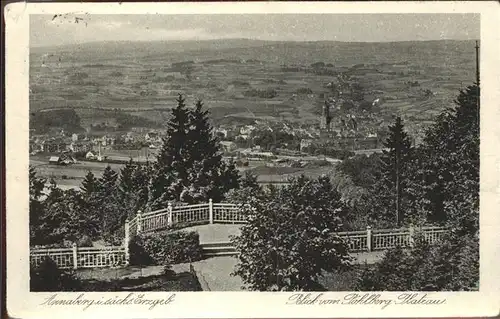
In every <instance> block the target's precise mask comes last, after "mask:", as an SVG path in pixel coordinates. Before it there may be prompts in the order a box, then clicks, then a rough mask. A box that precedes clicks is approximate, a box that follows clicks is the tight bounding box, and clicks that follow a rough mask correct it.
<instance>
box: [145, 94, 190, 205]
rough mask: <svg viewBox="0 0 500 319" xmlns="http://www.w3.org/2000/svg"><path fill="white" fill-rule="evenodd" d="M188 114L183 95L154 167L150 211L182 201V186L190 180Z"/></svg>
mask: <svg viewBox="0 0 500 319" xmlns="http://www.w3.org/2000/svg"><path fill="white" fill-rule="evenodd" d="M188 121H189V112H188V110H187V109H186V104H185V100H184V98H183V97H182V95H179V97H178V99H177V107H175V108H174V109H172V117H171V119H170V120H169V122H168V123H167V135H166V137H164V138H163V143H162V147H161V149H160V151H159V153H158V155H157V158H156V159H157V160H156V162H155V163H154V166H153V172H154V173H153V174H152V177H151V181H150V184H149V191H148V193H149V200H148V206H149V209H152V210H154V209H160V208H165V207H167V205H168V202H169V201H172V200H179V196H180V193H181V192H182V190H183V185H185V184H186V180H187V174H188V173H187V167H188V166H187V165H186V164H187V162H188V159H187V158H186V156H187V155H188V150H187V143H186V141H187V134H188V129H189V127H188V125H189V124H188Z"/></svg>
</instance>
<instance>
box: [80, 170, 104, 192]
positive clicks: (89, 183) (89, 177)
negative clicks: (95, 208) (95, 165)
mask: <svg viewBox="0 0 500 319" xmlns="http://www.w3.org/2000/svg"><path fill="white" fill-rule="evenodd" d="M98 187H99V183H98V180H97V178H96V177H95V176H94V174H93V173H92V172H91V171H88V172H87V174H86V175H85V178H84V179H83V181H82V186H80V189H81V191H82V193H83V196H84V197H85V198H88V197H90V195H92V194H93V193H94V192H96V191H97V189H98Z"/></svg>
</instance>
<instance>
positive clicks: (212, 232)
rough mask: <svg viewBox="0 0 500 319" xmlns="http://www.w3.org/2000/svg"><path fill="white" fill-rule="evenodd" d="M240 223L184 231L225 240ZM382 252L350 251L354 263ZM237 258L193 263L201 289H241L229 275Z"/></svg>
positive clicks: (207, 240) (202, 238)
mask: <svg viewBox="0 0 500 319" xmlns="http://www.w3.org/2000/svg"><path fill="white" fill-rule="evenodd" d="M240 227H241V225H232V224H213V225H199V226H193V227H188V228H185V229H184V230H186V231H196V232H198V234H199V235H200V243H201V244H208V243H214V242H227V241H229V237H230V236H236V235H239V234H240ZM383 254H384V252H370V253H368V252H365V253H352V254H351V255H352V256H353V257H354V258H355V259H354V262H353V263H354V264H364V263H365V262H366V263H368V264H373V263H375V262H377V261H378V260H380V259H381V258H382V256H383ZM237 261H238V260H237V258H236V257H233V256H218V257H211V258H207V259H204V260H201V261H197V262H194V263H193V266H194V268H195V270H196V273H197V275H198V280H199V281H200V284H201V285H202V287H203V290H210V291H238V290H242V286H243V282H242V281H241V278H240V277H235V276H231V275H230V274H231V273H232V272H233V270H234V266H235V265H236V263H237Z"/></svg>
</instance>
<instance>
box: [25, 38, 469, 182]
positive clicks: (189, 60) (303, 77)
mask: <svg viewBox="0 0 500 319" xmlns="http://www.w3.org/2000/svg"><path fill="white" fill-rule="evenodd" d="M474 70H475V69H474V43H473V41H452V40H443V41H408V42H390V43H348V42H329V41H323V42H272V41H261V40H247V39H235V40H213V41H208V40H207V41H169V42H91V43H84V44H79V45H64V46H58V47H34V48H32V50H31V53H30V112H31V113H32V114H41V113H42V114H43V113H45V112H49V113H50V112H53V111H58V110H67V109H71V110H74V111H75V112H76V114H77V115H78V116H79V118H80V122H81V123H80V125H81V127H82V128H88V127H92V126H97V125H101V124H102V125H111V126H113V125H116V123H119V124H121V123H132V125H135V126H141V127H144V128H145V129H161V128H164V125H165V123H166V121H167V120H168V118H169V116H170V113H171V108H172V107H174V106H175V105H176V102H175V99H176V98H177V97H178V94H180V93H181V94H183V95H184V96H185V97H186V100H187V102H188V105H193V104H194V102H195V100H196V99H202V100H203V102H204V105H205V107H207V108H208V109H209V111H210V118H211V120H212V121H213V123H214V126H215V127H217V126H218V125H223V124H232V125H245V124H252V123H254V122H255V121H256V120H260V121H265V122H268V123H275V122H286V123H290V124H291V125H294V126H301V127H313V126H314V127H316V126H318V125H319V122H320V117H321V109H322V106H323V104H324V101H325V100H326V99H327V98H328V96H329V94H331V92H332V90H331V88H330V87H329V86H328V84H329V83H336V82H335V81H336V78H337V77H338V75H339V74H342V75H344V76H347V77H348V83H349V85H350V86H351V87H352V86H353V84H354V85H355V86H356V87H357V88H358V90H359V91H361V98H358V101H357V102H356V103H357V104H356V105H363V103H365V104H367V105H368V106H371V105H372V104H373V101H375V100H377V99H378V100H379V101H380V102H379V103H378V104H377V105H376V107H370V109H369V110H368V112H367V110H366V109H363V110H360V109H359V108H356V107H354V108H353V107H349V108H345V109H344V108H342V107H341V108H338V109H336V110H335V109H334V111H333V120H332V122H333V123H338V122H339V120H338V119H337V118H336V116H337V117H339V118H340V117H341V116H343V115H345V114H353V115H354V114H355V115H356V116H357V119H358V123H359V126H360V127H361V129H362V130H363V131H366V132H381V131H384V130H385V129H386V128H387V125H389V124H390V122H391V121H392V120H393V117H394V115H395V114H397V115H400V116H402V117H403V119H404V120H405V122H406V127H407V129H408V131H409V132H411V133H412V134H413V135H415V136H419V135H421V134H422V133H423V131H424V129H425V127H426V126H427V125H428V124H429V123H432V121H433V119H434V118H435V116H436V115H437V114H439V113H440V112H441V111H442V110H443V109H444V108H446V107H449V106H450V105H451V103H452V102H453V99H454V97H455V96H456V94H457V92H458V90H459V89H460V88H463V87H465V86H466V85H468V84H470V83H472V81H473V79H474V72H475V71H474ZM464 79H470V81H469V82H467V83H465V82H463V80H464ZM49 113H46V114H49ZM50 114H52V113H50ZM48 116H52V115H48ZM124 131H125V130H124ZM103 134H104V133H103ZM106 152H107V153H106V154H112V155H121V156H124V157H127V158H128V157H130V156H133V157H134V158H135V157H136V155H135V154H139V155H137V156H139V157H141V156H142V157H144V155H143V154H144V151H140V150H135V149H134V150H130V151H128V150H122V151H113V150H108V151H106ZM151 154H154V150H152V151H151ZM47 159H48V157H47V156H45V157H43V156H36V157H32V160H31V164H32V165H41V166H43V163H45V162H46V161H47ZM104 164H105V163H95V164H92V165H90V166H89V163H85V164H80V165H73V166H71V167H68V168H66V169H65V171H64V172H62V170H61V168H58V167H53V166H46V167H42V168H41V172H42V175H44V176H47V177H52V178H54V179H55V180H56V181H57V182H58V183H59V184H60V185H61V186H64V185H66V186H67V187H77V186H78V185H79V184H80V182H81V179H82V178H83V176H84V175H85V173H86V171H88V170H91V171H93V172H94V173H96V174H97V175H98V174H99V172H100V171H102V170H103V169H104V167H105V165H104ZM259 165H261V163H251V164H250V167H253V168H256V167H257V169H256V170H255V172H256V173H257V174H258V175H259V176H260V177H259V178H260V180H262V181H269V180H283V179H286V178H285V177H284V176H282V177H281V178H280V177H279V175H280V174H281V173H279V174H276V172H272V171H270V172H267V173H266V170H268V169H267V168H265V167H264V168H262V167H261V168H260V169H259V168H258V166H259ZM115 166H116V167H117V168H119V167H121V165H120V164H115ZM313 170H317V168H313ZM295 171H297V172H301V173H306V174H307V175H310V174H309V169H308V168H304V169H296V170H295Z"/></svg>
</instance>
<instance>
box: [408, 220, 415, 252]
mask: <svg viewBox="0 0 500 319" xmlns="http://www.w3.org/2000/svg"><path fill="white" fill-rule="evenodd" d="M409 233H410V238H409V244H410V247H413V245H414V244H415V227H413V224H410V228H409Z"/></svg>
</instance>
